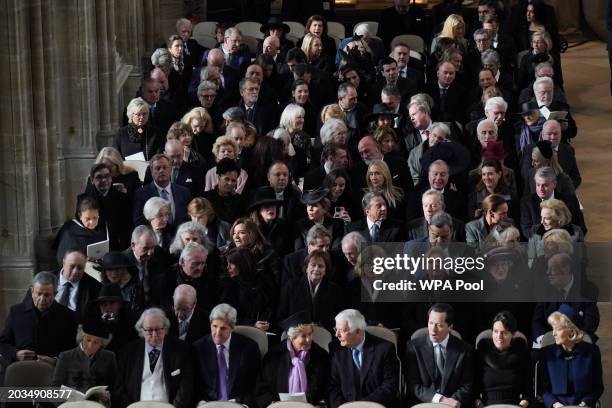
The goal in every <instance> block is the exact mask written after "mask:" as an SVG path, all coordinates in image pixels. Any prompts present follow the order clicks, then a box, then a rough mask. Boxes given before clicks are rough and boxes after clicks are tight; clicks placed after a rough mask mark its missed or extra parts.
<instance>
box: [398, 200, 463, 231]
mask: <svg viewBox="0 0 612 408" xmlns="http://www.w3.org/2000/svg"><path fill="white" fill-rule="evenodd" d="M421 204H422V207H423V217H420V218H415V219H413V220H412V221H409V222H408V224H407V226H406V239H407V240H408V241H412V240H419V239H424V238H426V237H429V223H430V222H431V218H432V217H433V216H434V215H436V214H438V213H441V212H444V210H445V209H446V205H445V204H444V194H442V193H441V192H440V191H438V190H435V189H433V188H431V189H429V190H427V191H425V192H424V193H423V195H422V197H421ZM464 227H465V224H464V223H463V221H461V220H460V219H458V218H454V217H453V228H452V230H453V240H454V241H460V242H462V241H465V228H464Z"/></svg>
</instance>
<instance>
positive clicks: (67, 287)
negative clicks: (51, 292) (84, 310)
mask: <svg viewBox="0 0 612 408" xmlns="http://www.w3.org/2000/svg"><path fill="white" fill-rule="evenodd" d="M71 291H72V283H70V282H66V283H64V291H63V292H62V297H61V298H60V301H59V302H60V304H62V305H64V306H66V307H69V306H70V292H71Z"/></svg>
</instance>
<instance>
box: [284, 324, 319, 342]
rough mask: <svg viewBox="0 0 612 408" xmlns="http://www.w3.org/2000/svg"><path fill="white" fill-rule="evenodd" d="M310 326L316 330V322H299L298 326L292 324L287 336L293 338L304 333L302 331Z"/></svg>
mask: <svg viewBox="0 0 612 408" xmlns="http://www.w3.org/2000/svg"><path fill="white" fill-rule="evenodd" d="M307 327H310V328H311V329H312V330H313V332H314V324H308V323H306V324H303V323H302V324H298V325H297V326H291V327H290V328H289V329H287V337H288V338H289V339H291V340H293V339H295V338H296V337H297V336H299V335H300V334H302V331H303V330H304V329H305V328H307Z"/></svg>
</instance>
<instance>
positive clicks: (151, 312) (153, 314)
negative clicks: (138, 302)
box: [134, 307, 170, 337]
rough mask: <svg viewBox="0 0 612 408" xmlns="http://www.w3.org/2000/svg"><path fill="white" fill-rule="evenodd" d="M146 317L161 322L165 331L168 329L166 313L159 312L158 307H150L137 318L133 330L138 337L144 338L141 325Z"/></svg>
mask: <svg viewBox="0 0 612 408" xmlns="http://www.w3.org/2000/svg"><path fill="white" fill-rule="evenodd" d="M147 317H150V318H154V319H158V320H161V322H162V323H163V325H164V328H165V329H166V330H168V328H169V327H170V320H169V319H168V318H167V317H166V313H164V311H163V310H161V309H160V308H159V307H150V308H148V309H146V310H145V311H144V312H142V314H141V315H140V317H139V318H138V321H137V322H136V324H135V325H134V328H135V329H136V331H137V332H138V334H139V335H140V337H144V331H143V325H144V321H145V319H146V318H147Z"/></svg>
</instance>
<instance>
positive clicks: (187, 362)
mask: <svg viewBox="0 0 612 408" xmlns="http://www.w3.org/2000/svg"><path fill="white" fill-rule="evenodd" d="M169 327H170V321H169V320H168V318H167V317H166V314H165V313H164V311H163V310H161V309H158V308H155V307H153V308H150V309H147V310H145V311H144V312H143V313H142V315H141V316H140V318H139V319H138V322H136V326H135V328H136V330H137V331H138V333H139V334H140V337H142V338H141V339H138V340H134V341H133V342H131V343H128V344H127V345H126V346H125V347H123V349H121V352H120V353H119V359H118V363H119V376H120V380H121V384H122V387H121V388H120V395H119V400H120V404H119V406H122V407H126V406H128V405H130V404H132V403H134V402H136V401H163V402H169V403H170V404H172V405H173V406H175V407H177V408H189V407H193V406H194V405H195V399H194V398H195V390H194V381H193V378H194V375H195V364H194V361H193V352H192V349H191V347H189V346H188V345H187V344H185V343H184V342H183V341H182V340H179V339H175V338H173V337H171V336H167V333H168V328H169Z"/></svg>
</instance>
